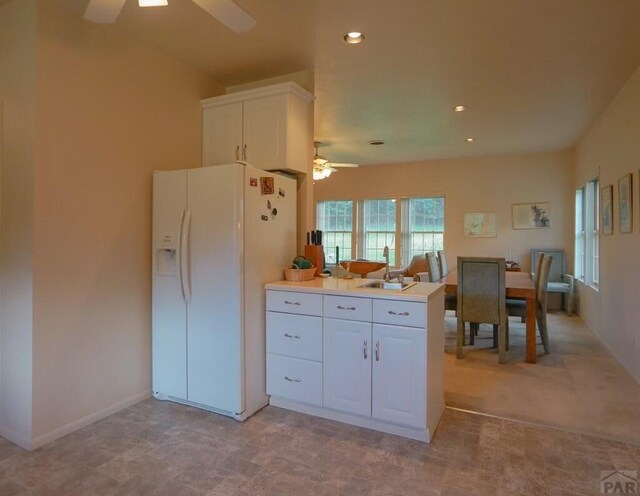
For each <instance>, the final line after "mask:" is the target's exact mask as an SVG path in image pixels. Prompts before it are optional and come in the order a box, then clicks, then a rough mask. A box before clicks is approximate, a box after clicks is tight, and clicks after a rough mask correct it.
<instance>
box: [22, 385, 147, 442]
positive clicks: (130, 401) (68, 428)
mask: <svg viewBox="0 0 640 496" xmlns="http://www.w3.org/2000/svg"><path fill="white" fill-rule="evenodd" d="M147 398H151V390H147V391H143V392H141V393H138V394H135V395H133V396H130V397H129V398H126V399H124V400H122V401H118V402H117V403H114V404H113V405H110V406H108V407H107V408H103V409H102V410H100V411H98V412H95V413H91V414H89V415H86V416H85V417H82V418H80V419H78V420H74V421H73V422H69V423H68V424H65V425H63V426H62V427H58V428H57V429H54V430H52V431H51V432H47V433H46V434H42V435H41V436H38V437H36V438H34V439H33V440H32V441H31V447H30V448H26V447H25V448H26V449H30V450H34V449H38V448H39V447H40V446H44V445H45V444H48V443H50V442H52V441H55V440H56V439H59V438H61V437H63V436H66V435H67V434H71V433H72V432H74V431H77V430H78V429H82V428H83V427H86V426H87V425H89V424H93V423H94V422H97V421H98V420H101V419H103V418H105V417H108V416H109V415H113V414H114V413H116V412H119V411H120V410H124V409H125V408H129V407H130V406H132V405H135V404H136V403H140V402H141V401H144V400H146V399H147ZM14 442H15V441H14ZM16 444H19V443H16ZM20 446H22V445H20ZM23 447H24V446H23Z"/></svg>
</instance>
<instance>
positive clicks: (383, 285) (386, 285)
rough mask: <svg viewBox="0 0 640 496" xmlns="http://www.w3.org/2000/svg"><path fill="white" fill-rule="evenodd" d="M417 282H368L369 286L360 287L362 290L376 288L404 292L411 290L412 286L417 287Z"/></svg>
mask: <svg viewBox="0 0 640 496" xmlns="http://www.w3.org/2000/svg"><path fill="white" fill-rule="evenodd" d="M415 285H416V283H415V282H397V281H373V282H368V283H367V284H363V285H362V286H360V287H361V288H375V289H395V290H398V289H399V290H400V291H404V290H405V289H409V288H410V287H411V286H415Z"/></svg>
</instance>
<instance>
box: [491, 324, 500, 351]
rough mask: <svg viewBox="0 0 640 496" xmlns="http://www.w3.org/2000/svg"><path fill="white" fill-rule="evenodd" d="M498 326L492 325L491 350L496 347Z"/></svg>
mask: <svg viewBox="0 0 640 496" xmlns="http://www.w3.org/2000/svg"><path fill="white" fill-rule="evenodd" d="M499 327H500V326H499V325H497V324H493V346H492V348H497V347H498V329H499Z"/></svg>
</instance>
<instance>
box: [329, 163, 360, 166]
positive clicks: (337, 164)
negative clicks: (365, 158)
mask: <svg viewBox="0 0 640 496" xmlns="http://www.w3.org/2000/svg"><path fill="white" fill-rule="evenodd" d="M328 165H330V166H331V167H359V165H358V164H342V163H339V162H330V163H329V164H328Z"/></svg>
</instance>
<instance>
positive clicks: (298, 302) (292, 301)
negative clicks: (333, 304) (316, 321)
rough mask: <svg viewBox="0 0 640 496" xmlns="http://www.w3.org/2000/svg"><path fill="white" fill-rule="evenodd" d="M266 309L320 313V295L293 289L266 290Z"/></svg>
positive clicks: (306, 313)
mask: <svg viewBox="0 0 640 496" xmlns="http://www.w3.org/2000/svg"><path fill="white" fill-rule="evenodd" d="M267 310H271V311H274V312H286V313H299V314H302V315H316V316H318V317H320V316H321V315H322V295H321V294H315V293H296V292H294V291H273V290H269V291H267Z"/></svg>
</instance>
